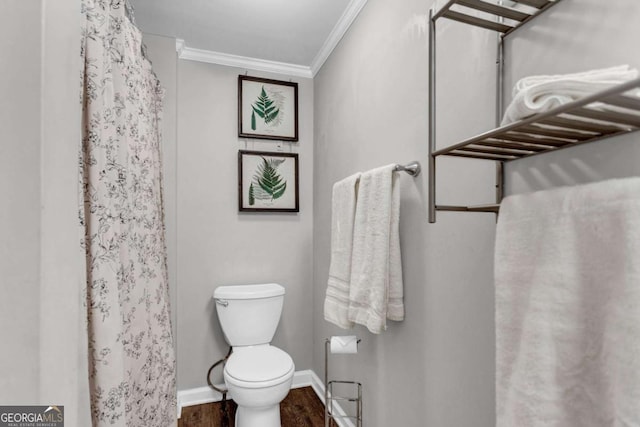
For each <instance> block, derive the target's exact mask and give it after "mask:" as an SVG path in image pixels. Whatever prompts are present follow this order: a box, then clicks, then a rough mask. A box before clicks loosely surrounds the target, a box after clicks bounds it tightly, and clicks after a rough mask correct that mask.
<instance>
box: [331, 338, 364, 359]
mask: <svg viewBox="0 0 640 427" xmlns="http://www.w3.org/2000/svg"><path fill="white" fill-rule="evenodd" d="M357 352H358V337H356V336H355V335H345V336H338V337H331V353H345V354H354V353H357Z"/></svg>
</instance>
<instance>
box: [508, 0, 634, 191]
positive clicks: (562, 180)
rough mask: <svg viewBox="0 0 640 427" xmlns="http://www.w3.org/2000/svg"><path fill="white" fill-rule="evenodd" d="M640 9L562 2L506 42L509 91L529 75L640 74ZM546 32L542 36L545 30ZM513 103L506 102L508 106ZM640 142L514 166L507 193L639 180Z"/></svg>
mask: <svg viewBox="0 0 640 427" xmlns="http://www.w3.org/2000/svg"><path fill="white" fill-rule="evenodd" d="M638 22H640V3H639V2H637V1H635V0H617V1H614V2H607V4H606V7H603V5H602V2H601V1H598V0H584V1H575V0H567V1H563V2H562V3H560V4H559V5H557V6H554V8H553V9H552V10H550V11H549V13H548V14H545V15H543V16H541V17H539V18H538V19H536V21H534V22H533V23H532V25H531V26H530V27H528V28H523V29H522V31H519V32H516V33H515V34H513V36H512V37H510V38H509V39H508V43H507V45H506V47H507V51H506V54H507V63H508V66H507V68H506V76H507V86H506V87H508V88H509V87H511V85H512V82H515V81H516V80H517V79H519V78H521V77H523V76H526V75H530V74H555V73H572V72H579V71H584V70H590V69H594V68H603V67H610V66H614V65H621V64H629V65H630V66H633V67H636V68H638V69H640V56H638V55H637V53H636V52H637V46H636V45H637V40H638V39H639V38H640V27H639V26H638V25H637V23H638ZM543 29H544V30H543ZM508 100H509V99H507V102H508ZM638 138H640V136H639V135H638V134H637V133H635V134H630V135H626V136H620V137H616V138H611V139H608V140H606V141H602V142H595V143H592V144H585V145H582V146H580V147H575V148H572V149H570V150H561V151H558V152H556V153H550V154H547V155H544V156H536V157H532V158H531V159H524V160H522V161H519V162H515V163H510V164H508V166H507V168H506V178H507V180H506V189H507V192H508V193H523V192H528V191H535V190H541V189H546V188H552V187H557V186H561V185H574V184H580V183H587V182H592V181H600V180H603V179H609V178H621V177H626V176H638V175H640V144H638Z"/></svg>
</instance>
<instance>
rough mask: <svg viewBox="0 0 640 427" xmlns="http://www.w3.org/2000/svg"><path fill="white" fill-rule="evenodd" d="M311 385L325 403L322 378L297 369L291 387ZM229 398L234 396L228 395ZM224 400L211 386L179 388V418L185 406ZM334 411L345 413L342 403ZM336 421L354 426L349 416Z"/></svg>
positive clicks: (222, 385) (336, 405) (344, 426)
mask: <svg viewBox="0 0 640 427" xmlns="http://www.w3.org/2000/svg"><path fill="white" fill-rule="evenodd" d="M216 387H219V388H225V386H224V384H216ZM301 387H311V388H313V391H315V392H316V394H317V395H318V398H320V401H321V402H322V403H323V404H324V383H323V382H322V380H320V378H319V377H318V376H317V375H316V373H315V372H313V371H312V370H310V369H307V370H304V371H296V372H295V373H294V374H293V383H292V384H291V388H301ZM228 398H229V399H232V398H233V397H232V396H231V395H229V396H228ZM221 400H222V394H220V393H218V392H217V391H215V390H213V389H212V388H211V387H198V388H192V389H188V390H178V418H180V415H182V408H183V407H185V406H193V405H202V404H204V403H211V402H220V401H221ZM333 406H334V412H336V415H343V416H344V415H345V412H344V411H343V410H342V408H341V407H340V405H338V404H337V403H334V404H333ZM336 423H337V424H338V426H340V427H354V425H353V423H352V422H351V420H349V419H348V418H338V419H336Z"/></svg>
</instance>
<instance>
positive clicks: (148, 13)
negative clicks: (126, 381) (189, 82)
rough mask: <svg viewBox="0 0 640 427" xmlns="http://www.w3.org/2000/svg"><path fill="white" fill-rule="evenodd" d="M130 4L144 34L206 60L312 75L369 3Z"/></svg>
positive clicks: (144, 0)
mask: <svg viewBox="0 0 640 427" xmlns="http://www.w3.org/2000/svg"><path fill="white" fill-rule="evenodd" d="M130 1H131V4H132V5H133V7H134V9H135V20H136V23H137V25H138V27H139V28H140V29H141V30H142V31H143V32H146V33H151V34H157V35H163V36H169V37H173V38H176V39H178V40H183V41H184V48H186V49H190V50H191V52H192V53H193V52H196V53H197V54H199V55H200V56H203V52H209V53H212V54H213V57H214V58H215V57H229V56H237V57H242V58H244V59H245V60H248V61H251V60H258V62H260V61H262V62H275V63H279V64H281V65H285V66H287V65H293V66H295V67H297V68H298V69H300V70H303V71H304V70H308V72H309V73H310V75H313V74H315V72H316V71H317V69H319V67H320V66H321V65H322V63H323V62H324V60H326V57H328V55H329V53H330V52H331V50H333V48H334V47H335V45H336V44H337V43H338V42H339V41H340V38H341V37H342V35H343V34H344V33H345V32H346V30H347V29H348V27H349V25H350V24H351V22H353V20H354V19H355V17H356V16H357V14H358V12H359V11H360V9H361V8H362V7H363V6H364V3H366V0H130ZM209 57H211V55H209ZM191 59H193V58H191ZM209 62H216V61H215V60H211V61H209ZM225 65H231V64H225ZM267 71H268V70H267Z"/></svg>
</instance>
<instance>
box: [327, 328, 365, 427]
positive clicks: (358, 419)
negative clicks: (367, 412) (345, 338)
mask: <svg viewBox="0 0 640 427" xmlns="http://www.w3.org/2000/svg"><path fill="white" fill-rule="evenodd" d="M359 342H360V340H358V343H359ZM330 345H331V340H330V339H329V338H326V339H325V341H324V425H325V427H330V424H331V421H333V422H334V423H335V422H336V420H338V419H350V420H353V421H355V423H356V424H355V425H356V427H362V383H359V382H357V381H339V380H329V353H330V352H329V346H330ZM335 384H341V385H347V386H353V389H354V394H352V395H351V396H337V395H335V394H334V392H333V386H334V385H335ZM334 402H349V403H355V405H356V413H355V414H353V415H340V414H338V413H336V412H337V411H336V410H335V407H334ZM338 404H339V403H338Z"/></svg>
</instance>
